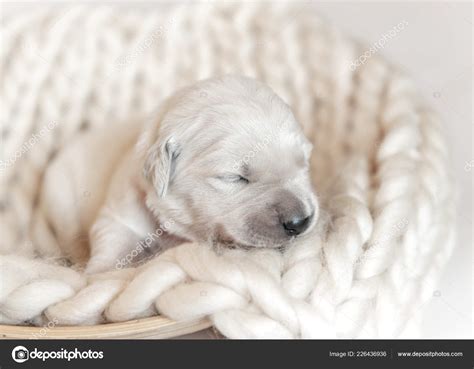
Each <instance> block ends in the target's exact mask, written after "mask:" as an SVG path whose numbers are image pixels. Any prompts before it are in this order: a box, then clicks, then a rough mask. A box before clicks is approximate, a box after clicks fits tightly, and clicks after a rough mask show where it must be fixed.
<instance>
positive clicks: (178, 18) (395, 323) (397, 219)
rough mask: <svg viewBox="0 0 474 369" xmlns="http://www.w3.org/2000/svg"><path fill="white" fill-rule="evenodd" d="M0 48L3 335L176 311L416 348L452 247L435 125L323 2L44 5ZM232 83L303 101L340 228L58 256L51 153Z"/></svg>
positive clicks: (270, 330)
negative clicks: (189, 89) (182, 97)
mask: <svg viewBox="0 0 474 369" xmlns="http://www.w3.org/2000/svg"><path fill="white" fill-rule="evenodd" d="M1 36H2V47H1V49H0V52H1V73H0V79H1V86H2V89H1V102H2V109H1V135H2V152H1V168H0V170H1V176H2V183H1V190H0V216H1V219H0V220H1V224H2V236H1V238H0V253H1V256H0V322H1V323H3V324H25V323H33V324H44V323H45V322H46V321H48V320H54V321H55V322H56V323H58V324H60V325H84V324H99V323H103V322H118V321H126V320H129V319H134V318H138V317H146V316H153V315H157V314H162V315H165V316H167V317H170V318H172V319H176V320H191V319H195V318H198V317H204V316H207V317H209V318H210V319H211V321H212V323H213V324H214V326H215V327H216V328H217V329H218V330H219V331H220V332H221V333H222V334H224V335H225V336H227V337H231V338H334V337H351V338H376V337H382V338H390V337H414V336H416V334H417V331H418V328H419V323H420V317H421V316H422V312H423V308H424V306H425V305H426V303H427V302H428V301H429V299H430V297H431V296H432V294H433V291H434V290H435V289H436V283H437V280H438V278H439V275H440V272H441V271H442V269H443V266H444V265H445V264H446V262H447V260H448V258H449V255H450V253H451V249H452V246H453V200H452V197H451V185H450V182H449V179H448V177H447V172H446V161H447V150H446V146H445V143H444V140H443V137H442V135H441V134H440V128H439V122H438V118H437V116H436V115H435V114H434V113H433V112H431V111H430V109H429V108H427V107H426V106H425V105H424V103H423V102H422V100H421V99H420V97H419V95H418V93H417V92H416V89H414V87H413V85H412V83H411V82H410V80H409V79H407V78H406V77H405V76H404V75H403V74H402V73H400V72H399V71H398V70H397V68H395V67H393V66H392V65H390V64H389V63H387V62H386V61H384V60H383V59H382V58H381V57H380V56H379V55H372V56H371V57H370V58H369V59H368V60H367V61H366V62H365V63H364V64H362V65H359V66H358V67H357V68H351V63H352V61H353V60H355V59H356V58H358V57H359V55H361V54H363V53H364V51H365V50H366V48H365V47H364V46H361V45H359V44H358V43H356V42H354V41H352V40H350V39H348V38H347V37H345V36H344V35H342V34H341V33H340V31H338V30H337V29H335V28H333V27H331V26H329V25H327V24H326V23H325V22H323V21H322V20H321V19H320V18H319V17H318V16H317V15H315V14H314V12H313V9H312V8H311V6H310V5H308V4H300V5H297V6H296V5H295V6H291V5H285V4H272V5H271V6H269V5H268V4H246V5H236V4H233V5H229V4H227V5H217V4H212V3H209V4H202V3H195V4H187V5H177V6H166V7H165V6H164V5H163V6H156V7H153V8H150V9H141V8H140V7H136V8H134V9H130V8H126V7H125V6H116V7H110V6H100V7H96V6H92V5H90V6H83V7H75V6H74V7H70V8H44V9H37V10H36V11H35V12H26V13H23V14H21V15H13V16H10V17H7V18H6V19H5V21H4V22H3V23H2V25H1ZM225 73H239V74H244V75H247V76H251V77H256V78H258V79H261V80H263V81H264V82H265V83H267V84H268V85H269V86H270V87H272V88H273V89H274V90H275V92H276V93H278V94H279V95H280V96H282V97H283V98H284V99H285V100H286V101H287V102H288V103H289V104H290V106H291V107H292V109H293V110H294V112H295V115H296V117H297V118H298V120H299V121H300V122H301V124H302V125H303V128H304V132H305V134H306V135H307V136H308V137H309V139H310V140H311V141H312V142H313V144H314V146H315V149H314V152H313V157H312V161H311V170H312V176H313V182H314V185H315V187H316V189H317V191H318V193H319V195H320V197H321V198H322V200H323V204H322V206H323V208H324V210H325V213H326V214H327V216H326V218H327V224H325V225H324V226H323V225H320V226H319V227H318V229H317V231H315V232H313V234H312V235H311V237H309V238H306V239H304V240H301V241H300V242H298V243H296V244H295V245H294V246H293V247H291V248H289V249H288V250H287V251H285V252H280V251H277V250H254V251H242V250H220V251H219V252H217V251H215V250H213V249H211V248H209V247H207V246H205V245H198V244H184V245H182V246H179V247H177V248H175V249H171V250H168V251H167V252H165V253H163V254H162V255H159V256H158V257H155V258H154V259H152V260H150V261H148V262H147V263H146V264H144V265H142V266H140V267H136V268H127V269H122V270H116V271H113V272H109V273H102V274H98V275H91V276H86V275H84V274H82V273H81V271H80V270H78V269H77V268H75V266H74V265H72V266H69V265H67V264H65V263H64V262H62V261H61V260H58V258H57V244H56V242H55V239H54V237H50V239H49V238H48V242H46V245H48V246H47V247H45V246H44V244H45V242H44V240H45V238H47V237H49V236H48V235H50V232H48V230H47V229H46V228H47V225H46V222H45V221H44V220H43V214H42V213H41V211H40V210H39V207H37V204H38V201H39V198H38V197H39V193H40V189H41V185H42V175H43V173H44V172H45V170H46V168H47V167H48V165H50V162H51V160H52V158H53V157H54V154H55V153H57V152H58V151H60V150H62V148H63V147H65V146H66V145H68V142H69V141H70V140H72V139H73V138H74V137H75V136H77V135H78V134H80V132H82V131H83V130H86V129H88V128H90V127H99V126H100V127H104V126H108V127H111V128H113V126H114V124H117V122H122V121H133V119H135V117H147V116H149V115H150V114H153V112H154V110H155V109H156V107H157V106H158V105H159V103H160V102H161V101H162V100H163V99H164V98H165V97H166V96H168V95H170V94H171V93H172V92H173V91H175V90H177V89H178V88H180V87H183V86H185V85H189V84H191V83H193V82H195V81H197V80H199V79H203V78H207V77H212V76H217V75H222V74H225ZM84 196H85V199H82V200H84V201H85V200H86V198H87V193H85V194H84ZM79 200H81V199H79ZM39 238H41V245H43V246H42V247H39V246H38V244H39Z"/></svg>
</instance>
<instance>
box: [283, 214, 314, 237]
mask: <svg viewBox="0 0 474 369" xmlns="http://www.w3.org/2000/svg"><path fill="white" fill-rule="evenodd" d="M312 217H313V214H311V215H309V216H307V217H304V216H303V217H298V216H296V217H293V218H291V219H290V220H289V221H286V222H284V223H283V228H285V232H286V234H287V235H288V236H298V235H299V234H301V233H303V232H304V231H306V229H308V227H309V224H310V222H311V218H312Z"/></svg>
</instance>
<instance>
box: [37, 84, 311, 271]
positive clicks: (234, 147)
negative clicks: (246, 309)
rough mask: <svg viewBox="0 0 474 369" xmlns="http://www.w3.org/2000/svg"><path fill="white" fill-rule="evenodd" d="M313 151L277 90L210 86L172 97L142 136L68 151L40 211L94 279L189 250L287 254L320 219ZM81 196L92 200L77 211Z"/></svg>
mask: <svg viewBox="0 0 474 369" xmlns="http://www.w3.org/2000/svg"><path fill="white" fill-rule="evenodd" d="M128 127H129V129H130V126H128ZM311 149H312V146H311V144H310V143H309V142H308V140H307V139H306V138H305V136H304V135H303V133H302V131H301V128H300V126H299V125H298V123H297V122H296V120H295V118H294V116H293V114H292V112H291V110H290V108H289V107H288V106H287V105H286V104H285V103H284V101H283V100H282V99H281V98H279V97H278V96H277V95H276V94H275V93H274V92H273V91H272V90H271V89H270V88H269V87H267V86H265V85H264V84H262V83H260V82H258V81H256V80H253V79H250V78H245V77H240V76H226V77H223V78H215V79H209V80H205V81H201V82H198V83H197V84H196V85H194V86H192V87H189V88H186V89H183V90H181V91H179V92H178V93H176V94H175V95H174V96H172V97H170V98H169V99H168V100H167V101H166V102H165V103H164V104H163V105H162V107H161V110H160V112H159V114H157V117H156V119H154V120H153V121H152V122H151V123H150V124H148V125H146V126H144V127H141V126H139V125H135V126H134V128H133V129H132V131H130V130H127V129H119V128H117V129H115V130H114V131H110V132H105V133H102V134H100V133H98V132H95V131H91V132H89V135H84V137H83V138H82V139H81V140H79V141H78V142H77V143H75V144H72V145H71V147H70V148H68V149H67V150H65V152H64V153H62V154H60V155H59V157H58V158H57V160H56V161H55V163H54V164H53V165H51V167H50V168H49V170H48V172H47V174H46V177H45V185H44V193H43V205H44V206H43V208H44V210H45V212H48V217H47V218H48V220H49V222H50V226H51V228H52V229H54V231H55V235H56V238H57V239H58V243H59V246H60V247H61V248H62V249H63V252H64V253H66V254H67V255H69V256H70V257H71V259H73V261H75V262H80V260H81V259H82V260H84V259H87V258H89V260H88V263H87V267H86V271H87V272H88V273H96V272H102V271H105V270H109V269H113V268H114V267H117V266H118V265H120V267H123V266H126V265H128V264H130V263H134V262H136V261H137V260H138V259H140V258H142V257H143V256H144V255H148V254H154V253H155V252H157V251H161V250H164V249H166V248H168V247H173V246H175V245H178V244H180V243H182V242H185V241H186V240H189V241H196V242H201V243H208V242H212V243H218V244H228V245H233V246H237V247H282V246H285V245H287V244H288V243H290V242H291V241H292V240H293V239H294V238H295V237H298V236H301V235H302V234H304V233H306V232H308V231H309V230H310V229H311V228H312V227H313V226H314V224H315V222H316V220H317V218H318V209H319V208H318V203H317V199H316V196H315V194H314V193H313V191H312V187H311V183H310V179H309V171H308V162H309V158H310V153H311ZM84 152H86V153H89V154H84ZM81 153H82V154H81ZM65 173H67V174H65ZM78 183H81V184H82V185H80V186H79V185H78ZM79 188H82V189H84V188H86V190H87V191H88V192H89V193H90V196H89V199H88V201H87V202H86V201H80V205H79V206H78V203H77V201H76V203H73V202H72V200H71V199H74V198H76V199H77V198H80V195H78V193H77V191H78V189H79ZM59 189H60V190H59ZM60 196H61V197H60ZM74 219H79V220H80V221H74ZM81 235H82V236H81ZM87 235H88V237H87ZM78 239H80V240H82V241H81V242H82V243H81V242H79V243H78V242H77V240H78ZM84 243H88V244H89V247H90V249H89V253H88V255H86V254H85V253H84V252H83V251H81V250H83V249H84V247H85V246H86V245H84ZM86 249H87V248H86Z"/></svg>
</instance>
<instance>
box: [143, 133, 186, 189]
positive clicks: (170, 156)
mask: <svg viewBox="0 0 474 369" xmlns="http://www.w3.org/2000/svg"><path fill="white" fill-rule="evenodd" d="M179 153H180V147H179V145H178V143H177V142H176V141H175V139H174V138H173V137H168V138H166V139H163V140H162V139H158V140H157V141H156V142H155V143H154V144H153V145H152V146H151V147H150V148H149V149H148V150H147V153H146V156H145V163H144V165H143V175H144V176H145V178H146V179H147V180H148V181H150V182H151V183H152V184H153V186H154V187H155V189H156V190H157V192H158V195H159V196H161V197H164V196H165V195H166V192H167V191H168V186H169V183H170V181H171V179H172V177H173V174H174V171H175V167H176V158H177V157H178V156H179Z"/></svg>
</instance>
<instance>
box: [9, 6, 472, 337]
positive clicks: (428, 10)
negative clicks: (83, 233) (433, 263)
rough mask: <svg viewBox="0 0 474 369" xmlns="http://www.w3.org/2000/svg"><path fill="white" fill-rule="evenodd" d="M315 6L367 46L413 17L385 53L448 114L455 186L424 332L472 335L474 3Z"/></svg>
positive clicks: (209, 334) (210, 334)
mask: <svg viewBox="0 0 474 369" xmlns="http://www.w3.org/2000/svg"><path fill="white" fill-rule="evenodd" d="M67 2H68V3H70V2H71V1H67ZM35 3H36V4H38V3H39V2H38V1H35V2H30V3H23V2H22V3H18V2H17V3H14V4H13V3H10V4H8V5H6V4H5V3H4V4H3V6H2V11H4V12H7V11H8V12H9V11H26V9H27V8H29V7H31V6H32V5H33V4H35ZM96 3H100V1H98V2H96ZM121 3H123V2H121ZM155 4H156V2H155ZM141 5H144V6H154V3H151V2H148V3H147V4H141ZM269 6H271V2H269ZM313 6H314V9H315V11H318V12H319V13H320V14H322V15H323V16H324V17H325V18H327V19H328V20H329V21H330V22H332V23H334V24H335V25H337V26H339V27H341V28H342V29H344V30H345V31H346V33H347V34H350V35H352V36H353V37H355V38H358V39H360V40H362V41H364V42H366V43H368V44H371V43H373V42H376V41H378V40H379V39H380V38H381V37H382V35H383V34H384V33H387V32H388V31H389V30H390V29H391V28H392V27H393V26H395V25H397V24H398V23H400V22H402V21H406V22H408V25H407V26H405V28H404V30H402V31H401V32H399V33H398V34H397V36H395V37H394V38H393V39H391V40H389V41H388V42H387V43H386V44H385V47H384V49H383V50H381V51H380V53H381V54H383V55H385V56H387V57H388V58H389V59H391V60H392V61H394V62H395V63H397V64H399V65H400V66H401V67H402V68H404V69H405V70H406V71H407V72H408V73H409V74H410V75H411V76H412V78H414V79H415V80H416V81H417V83H418V86H419V88H420V90H421V91H422V93H423V94H424V96H425V98H426V100H427V101H428V102H429V103H430V104H431V105H432V106H433V107H434V108H435V109H437V110H438V112H439V113H440V114H441V116H442V117H443V119H444V127H445V132H446V137H447V140H448V142H449V146H450V150H451V153H452V163H451V167H450V172H451V175H452V176H453V178H454V179H455V181H456V182H457V185H458V208H457V216H458V222H457V225H458V241H457V247H456V249H455V251H454V254H453V256H452V259H451V260H450V262H449V264H448V267H447V269H446V271H445V273H444V276H443V278H442V280H441V281H440V283H439V286H438V288H437V289H436V290H435V291H433V299H432V301H431V302H430V303H429V304H428V305H427V311H426V317H425V322H424V337H426V338H472V337H473V334H472V332H473V321H472V315H473V314H472V306H473V303H472V297H473V291H472V287H473V275H472V270H473V241H472V229H473V226H472V219H473V215H472V209H473V204H472V201H473V197H472V190H473V186H472V177H473V173H474V156H473V153H472V142H473V133H472V125H473V121H472V33H473V23H472V19H473V15H472V4H471V3H469V2H460V3H454V2H448V1H446V2H436V3H431V2H396V3H395V2H379V3H374V2H360V1H351V2H340V1H336V2H319V1H314V5H313ZM187 337H188V338H213V337H215V334H214V333H213V332H212V331H209V330H208V331H205V332H200V333H197V334H194V335H190V336H187Z"/></svg>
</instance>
